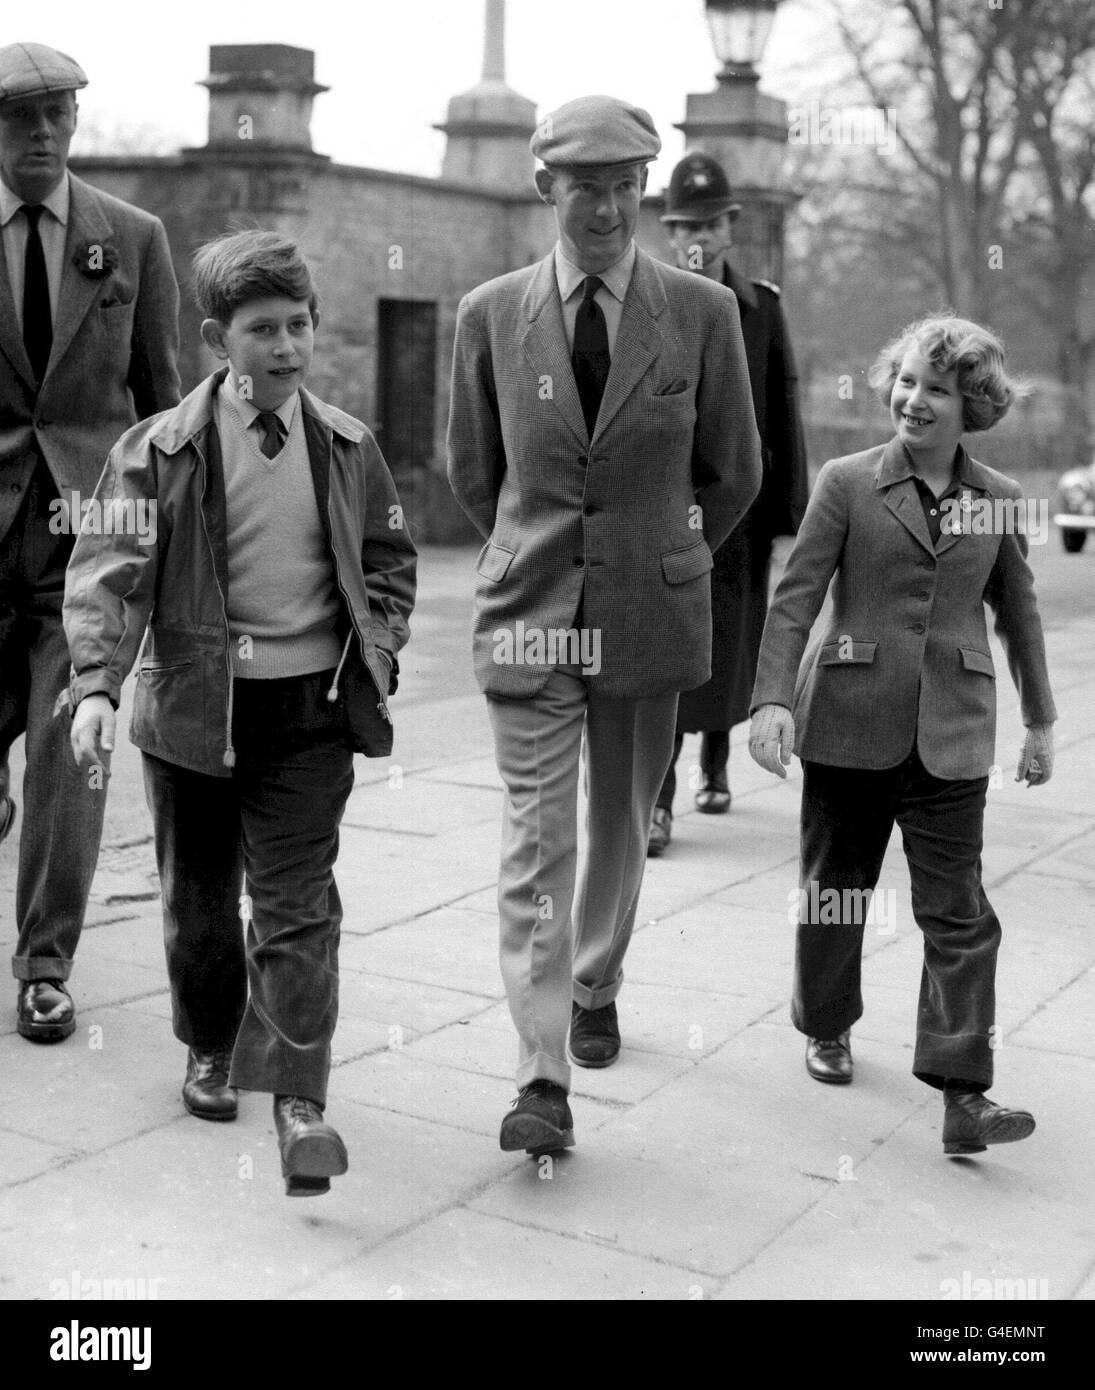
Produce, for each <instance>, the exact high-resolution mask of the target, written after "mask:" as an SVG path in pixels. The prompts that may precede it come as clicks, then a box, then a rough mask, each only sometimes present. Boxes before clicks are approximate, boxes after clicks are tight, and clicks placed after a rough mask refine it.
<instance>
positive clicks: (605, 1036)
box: [567, 1001, 620, 1067]
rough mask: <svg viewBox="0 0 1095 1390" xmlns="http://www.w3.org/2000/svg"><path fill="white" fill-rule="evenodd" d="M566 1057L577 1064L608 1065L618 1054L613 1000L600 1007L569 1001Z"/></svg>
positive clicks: (617, 1033)
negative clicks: (586, 1006)
mask: <svg viewBox="0 0 1095 1390" xmlns="http://www.w3.org/2000/svg"><path fill="white" fill-rule="evenodd" d="M567 1051H568V1052H569V1053H570V1060H571V1061H572V1062H574V1063H575V1064H576V1065H577V1066H579V1067H610V1066H611V1065H612V1063H613V1062H614V1061H615V1060H616V1058H617V1057H618V1056H619V1055H620V1025H619V1022H618V1021H617V1018H616V1003H615V1001H613V1002H612V1003H611V1004H606V1005H605V1006H604V1008H603V1009H583V1008H582V1006H581V1004H575V1005H573V1007H572V1009H571V1014H570V1040H569V1042H568V1043H567Z"/></svg>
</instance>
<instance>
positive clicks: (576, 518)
mask: <svg viewBox="0 0 1095 1390" xmlns="http://www.w3.org/2000/svg"><path fill="white" fill-rule="evenodd" d="M660 146H661V142H660V140H659V139H658V135H657V132H656V131H655V129H654V126H653V123H652V122H651V120H650V117H649V115H648V114H647V113H646V112H645V111H642V110H640V109H639V108H636V107H633V106H629V105H627V104H626V103H624V102H621V101H617V100H615V99H613V98H609V97H584V98H580V99H579V100H577V101H573V102H569V103H567V104H566V105H565V106H563V107H560V108H559V110H557V111H555V112H554V113H552V115H550V116H548V117H546V118H545V120H544V121H543V122H542V123H541V125H540V126H539V127H538V129H537V132H536V134H535V135H534V136H533V139H532V152H533V154H534V155H535V156H537V158H539V159H541V160H542V161H543V162H544V164H545V166H546V167H545V168H543V169H539V170H538V171H537V173H536V186H537V189H538V190H539V193H540V196H541V197H542V198H543V200H544V201H545V202H546V203H549V204H551V205H552V206H553V207H554V208H555V215H556V222H557V225H558V233H559V239H558V243H557V244H556V246H555V248H554V250H553V251H552V252H551V253H550V254H549V255H548V256H547V257H546V258H545V259H544V260H543V261H541V262H540V263H539V264H538V265H534V266H531V267H528V268H526V269H524V270H519V271H515V272H513V273H512V274H509V275H504V276H502V277H500V278H499V279H497V280H492V281H490V282H489V283H488V284H486V285H481V286H480V287H479V288H478V289H477V290H474V291H473V292H472V293H471V294H469V295H468V296H467V297H466V298H465V299H464V301H463V302H462V303H461V305H460V310H459V315H458V318H457V328H456V344H455V349H454V359H453V382H452V406H451V416H450V421H449V439H448V444H449V480H450V482H451V484H452V487H453V491H454V492H455V494H456V497H457V499H458V500H459V502H460V504H461V506H462V507H463V508H464V510H465V512H466V513H467V514H468V516H469V517H470V518H471V519H472V521H473V522H474V523H475V525H476V526H477V528H478V529H479V531H480V532H481V534H482V535H483V536H484V538H485V539H486V545H485V546H484V547H483V550H482V552H481V553H480V556H479V562H478V574H479V582H478V586H477V591H476V616H475V631H474V656H475V669H476V675H477V678H478V680H479V684H480V687H481V688H482V689H483V691H484V692H485V694H486V696H487V706H488V712H489V715H490V719H491V724H492V727H493V731H494V738H495V752H496V757H497V761H498V767H499V771H500V773H501V775H502V780H503V782H504V783H505V787H506V802H505V819H504V828H503V848H502V868H501V881H500V885H499V895H498V897H499V913H500V919H501V963H502V974H503V977H504V979H505V984H506V991H507V995H508V998H509V1005H510V1012H511V1014H512V1016H513V1020H514V1023H515V1024H516V1027H517V1031H518V1035H519V1060H518V1067H517V1085H518V1089H519V1095H518V1098H517V1101H516V1103H515V1107H514V1108H513V1109H512V1110H511V1112H510V1113H509V1114H508V1115H507V1116H506V1118H505V1119H504V1120H503V1122H502V1130H501V1146H502V1148H503V1149H507V1150H510V1149H525V1150H526V1151H528V1152H530V1153H541V1152H547V1151H549V1150H551V1149H556V1148H561V1147H565V1146H567V1145H569V1144H572V1143H573V1142H574V1138H573V1122H572V1119H571V1114H570V1108H569V1105H568V1102H567V1093H568V1090H569V1085H570V1069H569V1066H568V1064H567V1029H568V1024H569V1026H570V1047H569V1053H570V1059H571V1060H572V1061H574V1062H576V1063H577V1064H578V1065H581V1066H594V1067H597V1066H608V1065H609V1064H610V1063H611V1062H613V1061H615V1060H616V1057H617V1055H618V1053H619V1049H620V1035H619V1028H618V1024H617V1019H616V1004H615V1000H616V996H617V994H618V992H619V989H620V985H621V983H622V980H623V973H622V963H623V958H624V953H625V951H626V949H627V945H628V941H629V939H630V936H631V930H632V926H633V924H634V920H635V910H636V906H637V902H638V895H639V889H640V887H641V884H642V874H643V868H644V866H645V859H646V842H647V835H648V833H649V829H650V817H651V811H652V808H653V805H654V798H655V796H656V795H657V792H658V787H659V785H660V782H661V776H662V773H663V772H664V770H665V768H666V766H668V762H669V755H670V752H671V750H672V744H673V732H674V721H675V717H676V706H677V696H678V693H679V692H680V691H681V690H688V689H691V688H693V687H695V686H697V685H700V684H702V683H703V681H705V680H706V679H707V677H708V675H709V674H710V664H711V595H710V571H711V552H712V550H713V549H715V548H716V547H717V546H718V545H719V544H720V543H721V542H722V541H723V540H724V539H725V537H726V536H727V535H728V534H729V533H730V531H731V530H732V529H733V527H734V526H735V525H736V524H737V522H738V521H739V520H740V518H741V516H742V515H743V514H744V512H745V510H746V508H747V507H748V505H749V503H750V502H751V501H752V499H753V497H754V496H755V495H756V492H757V490H758V487H759V484H760V477H761V471H760V444H759V438H758V435H757V428H756V422H755V419H754V416H753V406H752V402H751V399H750V391H749V378H748V369H747V365H746V361H745V351H744V347H743V344H742V336H741V327H740V322H739V316H738V309H737V304H736V301H735V299H734V296H733V294H732V293H731V292H730V291H729V290H727V289H726V288H725V287H724V286H721V285H716V284H714V283H712V282H710V281H708V280H706V279H704V278H703V277H702V276H698V275H691V274H689V273H687V272H685V271H680V270H676V269H674V268H671V267H669V266H666V265H663V264H662V263H660V262H657V261H655V260H653V259H652V258H651V257H649V256H647V255H646V254H645V253H644V252H642V251H639V250H638V249H637V248H636V247H635V244H634V241H633V234H634V230H635V225H636V222H637V220H638V211H639V202H640V199H641V197H642V193H643V190H644V188H645V186H646V172H647V170H646V166H647V164H648V162H649V161H650V160H652V159H654V158H655V156H656V155H657V153H658V150H659V149H660ZM583 733H584V736H585V749H586V779H587V780H586V788H587V794H588V802H589V809H588V843H587V856H586V863H587V868H586V870H585V871H584V873H583V875H582V878H581V880H580V881H579V882H577V892H576V893H575V888H576V880H577V871H576V866H577V828H576V826H577V789H578V762H579V752H580V748H581V744H582V737H583ZM572 905H573V915H572ZM572 923H573V927H572Z"/></svg>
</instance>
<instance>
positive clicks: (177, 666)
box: [137, 661, 194, 680]
mask: <svg viewBox="0 0 1095 1390" xmlns="http://www.w3.org/2000/svg"><path fill="white" fill-rule="evenodd" d="M193 664H194V663H193V662H192V661H145V662H142V663H141V669H140V671H139V672H138V673H137V674H138V679H139V678H140V677H141V676H147V677H148V679H149V680H151V679H152V677H153V676H161V675H164V674H165V673H166V672H168V671H185V670H186V669H187V667H189V666H193Z"/></svg>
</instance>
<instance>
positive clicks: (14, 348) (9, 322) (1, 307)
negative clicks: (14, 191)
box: [0, 213, 37, 390]
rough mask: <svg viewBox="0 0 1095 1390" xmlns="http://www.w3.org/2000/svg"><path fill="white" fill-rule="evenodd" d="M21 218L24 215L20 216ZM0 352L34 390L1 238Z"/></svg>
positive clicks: (31, 370) (31, 368)
mask: <svg viewBox="0 0 1095 1390" xmlns="http://www.w3.org/2000/svg"><path fill="white" fill-rule="evenodd" d="M18 215H19V216H20V217H21V216H22V213H19V214H18ZM0 351H2V352H3V354H4V356H5V357H6V358H7V359H8V361H9V362H10V363H11V365H12V366H13V367H14V368H15V370H16V371H17V372H18V373H19V375H20V376H21V377H22V378H23V380H24V381H25V382H26V383H27V385H28V386H29V387H30V388H31V390H33V389H34V387H35V385H36V384H37V383H36V382H35V379H34V368H33V367H32V366H31V365H30V358H29V357H28V356H27V350H26V348H25V347H24V346H23V337H22V334H21V333H20V332H19V319H18V316H17V315H16V312H15V300H14V299H13V298H12V297H11V279H10V278H9V276H8V258H7V254H6V253H5V251H4V239H3V237H0Z"/></svg>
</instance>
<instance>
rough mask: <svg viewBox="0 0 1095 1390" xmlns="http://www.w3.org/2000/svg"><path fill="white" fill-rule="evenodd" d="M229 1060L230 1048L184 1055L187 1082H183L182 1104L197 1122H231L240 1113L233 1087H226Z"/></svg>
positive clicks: (192, 1049)
mask: <svg viewBox="0 0 1095 1390" xmlns="http://www.w3.org/2000/svg"><path fill="white" fill-rule="evenodd" d="M231 1060H232V1044H231V1043H229V1044H228V1045H227V1046H225V1047H215V1048H213V1050H212V1051H211V1052H203V1051H202V1050H201V1049H200V1048H197V1047H191V1048H189V1049H188V1050H187V1053H186V1080H185V1081H184V1082H183V1088H182V1098H183V1104H184V1105H185V1106H186V1108H187V1110H189V1111H190V1113H191V1115H197V1117H198V1119H199V1120H234V1119H235V1118H236V1115H237V1114H238V1112H239V1097H238V1094H237V1091H236V1088H235V1086H229V1084H228V1067H229V1064H230V1062H231Z"/></svg>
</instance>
